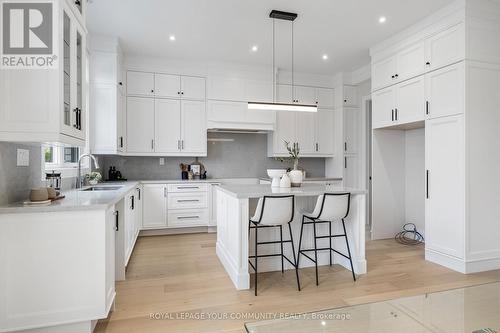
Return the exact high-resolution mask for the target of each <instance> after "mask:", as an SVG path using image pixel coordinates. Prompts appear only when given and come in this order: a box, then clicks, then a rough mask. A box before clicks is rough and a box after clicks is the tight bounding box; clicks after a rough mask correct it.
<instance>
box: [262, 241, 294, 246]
mask: <svg viewBox="0 0 500 333" xmlns="http://www.w3.org/2000/svg"><path fill="white" fill-rule="evenodd" d="M291 242H292V241H291V240H284V241H283V242H281V241H272V242H258V243H257V245H266V244H281V243H291Z"/></svg>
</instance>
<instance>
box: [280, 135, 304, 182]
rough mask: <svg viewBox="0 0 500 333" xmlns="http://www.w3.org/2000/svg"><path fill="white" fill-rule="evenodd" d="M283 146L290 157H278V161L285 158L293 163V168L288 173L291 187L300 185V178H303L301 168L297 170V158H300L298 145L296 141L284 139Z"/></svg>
mask: <svg viewBox="0 0 500 333" xmlns="http://www.w3.org/2000/svg"><path fill="white" fill-rule="evenodd" d="M285 147H286V150H287V151H288V155H290V157H288V158H284V159H280V161H281V162H283V161H285V160H287V161H289V162H292V163H293V170H291V171H290V172H289V173H288V176H289V177H290V181H291V183H292V187H299V186H300V185H302V178H303V173H302V170H299V159H300V149H299V145H298V144H297V143H296V142H294V143H293V144H290V142H288V141H285Z"/></svg>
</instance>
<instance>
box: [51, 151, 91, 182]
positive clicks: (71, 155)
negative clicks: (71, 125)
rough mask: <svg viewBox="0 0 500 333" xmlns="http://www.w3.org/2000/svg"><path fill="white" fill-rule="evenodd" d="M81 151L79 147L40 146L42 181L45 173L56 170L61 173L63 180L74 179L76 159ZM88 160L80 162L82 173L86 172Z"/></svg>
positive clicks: (76, 167)
mask: <svg viewBox="0 0 500 333" xmlns="http://www.w3.org/2000/svg"><path fill="white" fill-rule="evenodd" d="M82 152H83V149H82V148H80V147H67V146H58V145H43V146H42V161H44V162H45V163H42V179H45V173H48V172H52V170H56V171H59V172H61V174H62V177H63V178H67V177H75V176H76V173H77V169H78V158H79V156H80V155H81V154H82ZM88 164H89V162H88V159H85V160H83V161H82V173H84V172H86V171H88V170H84V169H88Z"/></svg>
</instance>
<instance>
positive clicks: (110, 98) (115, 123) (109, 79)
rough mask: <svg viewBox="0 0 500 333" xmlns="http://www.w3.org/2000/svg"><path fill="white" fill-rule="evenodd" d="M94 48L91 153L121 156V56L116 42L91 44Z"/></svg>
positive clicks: (95, 42)
mask: <svg viewBox="0 0 500 333" xmlns="http://www.w3.org/2000/svg"><path fill="white" fill-rule="evenodd" d="M95 39H97V37H96V38H95ZM93 40H94V39H93ZM93 44H96V45H91V47H95V49H92V50H91V53H90V60H91V61H90V117H89V120H90V137H91V140H90V143H91V151H92V153H94V154H121V153H122V152H123V151H124V150H125V128H124V125H125V96H124V82H123V77H122V74H123V69H122V67H121V63H122V60H121V59H122V54H121V51H120V47H119V44H118V42H117V41H116V40H105V41H103V42H101V43H98V42H97V41H94V42H93Z"/></svg>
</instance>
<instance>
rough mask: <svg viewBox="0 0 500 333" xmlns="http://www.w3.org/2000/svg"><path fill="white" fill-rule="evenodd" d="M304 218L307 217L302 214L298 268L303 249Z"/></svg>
mask: <svg viewBox="0 0 500 333" xmlns="http://www.w3.org/2000/svg"><path fill="white" fill-rule="evenodd" d="M304 219H305V217H304V216H302V223H301V225H300V237H299V252H298V255H297V268H299V261H300V251H301V250H302V232H303V231H304ZM294 253H295V251H294Z"/></svg>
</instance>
